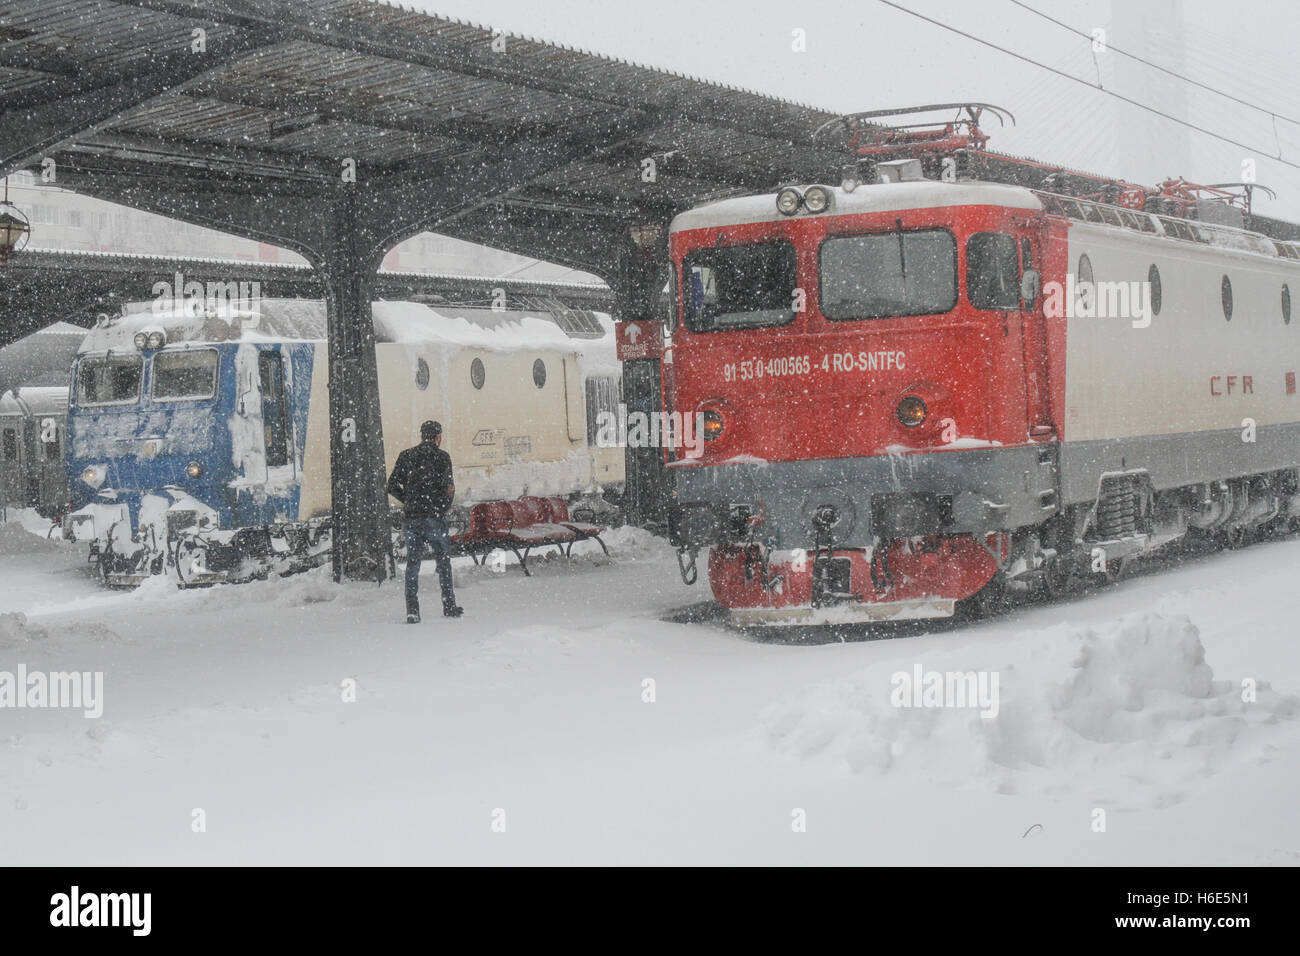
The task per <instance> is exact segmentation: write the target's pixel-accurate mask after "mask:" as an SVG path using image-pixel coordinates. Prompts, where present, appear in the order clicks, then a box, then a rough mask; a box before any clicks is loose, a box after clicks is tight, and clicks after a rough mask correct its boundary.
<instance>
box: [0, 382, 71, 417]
mask: <svg viewBox="0 0 1300 956" xmlns="http://www.w3.org/2000/svg"><path fill="white" fill-rule="evenodd" d="M67 411H68V387H67V386H66V385H58V386H53V385H45V386H39V387H34V386H29V387H27V388H16V389H14V390H13V391H11V392H5V393H4V394H3V395H0V415H64V414H66V413H67Z"/></svg>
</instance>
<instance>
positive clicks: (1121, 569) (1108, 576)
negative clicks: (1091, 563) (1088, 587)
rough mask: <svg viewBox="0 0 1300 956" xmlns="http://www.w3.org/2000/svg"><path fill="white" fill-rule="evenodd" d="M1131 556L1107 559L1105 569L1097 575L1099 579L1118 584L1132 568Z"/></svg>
mask: <svg viewBox="0 0 1300 956" xmlns="http://www.w3.org/2000/svg"><path fill="white" fill-rule="evenodd" d="M1132 561H1133V559H1132V558H1120V559H1119V560H1118V561H1108V562H1107V563H1106V570H1105V571H1102V572H1101V573H1100V575H1099V577H1100V578H1101V580H1102V581H1103V582H1104V583H1106V584H1119V582H1121V581H1123V580H1124V579H1125V578H1127V577H1128V573H1129V571H1131V570H1132Z"/></svg>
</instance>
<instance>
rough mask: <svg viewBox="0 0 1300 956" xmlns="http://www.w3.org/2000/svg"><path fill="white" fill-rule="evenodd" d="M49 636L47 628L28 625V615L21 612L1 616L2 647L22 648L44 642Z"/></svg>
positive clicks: (0, 641)
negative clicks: (32, 643) (34, 642)
mask: <svg viewBox="0 0 1300 956" xmlns="http://www.w3.org/2000/svg"><path fill="white" fill-rule="evenodd" d="M47 636H48V634H47V632H46V630H45V628H43V627H41V626H39V625H37V624H28V623H27V615H26V614H23V613H22V612H20V611H14V612H12V613H10V614H0V647H3V648H17V647H22V646H23V645H25V644H29V643H31V642H32V641H43V640H45V638H46V637H47Z"/></svg>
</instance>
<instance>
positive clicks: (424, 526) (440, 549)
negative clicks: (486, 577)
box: [388, 422, 465, 624]
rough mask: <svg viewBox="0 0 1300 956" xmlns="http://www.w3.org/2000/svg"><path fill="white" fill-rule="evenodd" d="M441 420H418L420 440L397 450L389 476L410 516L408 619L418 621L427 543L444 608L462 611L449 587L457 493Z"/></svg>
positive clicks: (406, 524)
mask: <svg viewBox="0 0 1300 956" xmlns="http://www.w3.org/2000/svg"><path fill="white" fill-rule="evenodd" d="M441 444H442V425H440V424H439V423H438V422H425V423H424V424H423V425H421V426H420V444H418V445H416V446H415V447H414V448H408V449H406V451H404V452H402V453H401V454H400V455H398V456H397V464H396V465H394V466H393V473H392V474H391V475H390V476H389V477H388V493H389V494H390V495H392V496H393V497H394V498H396V499H397V500H398V501H400V502H401V503H402V506H403V512H404V514H405V516H406V520H405V521H403V522H402V530H403V531H404V532H405V533H406V623H407V624H419V623H420V598H419V591H420V562H421V561H422V560H423V559H424V546H425V545H426V544H428V545H429V546H430V547H431V548H433V557H434V560H435V561H436V562H437V563H438V584H439V585H441V587H442V613H443V615H444V616H446V617H460V616H461V615H462V614H464V613H465V611H464V609H463V608H460V607H457V605H456V595H455V593H454V592H453V591H452V587H451V539H450V538H449V537H448V536H447V509H448V508H450V507H451V501H452V498H453V497H455V494H456V486H455V485H454V484H453V483H452V472H451V456H450V455H448V454H447V453H446V452H445V451H443V450H442V449H441V448H440V447H438V446H439V445H441Z"/></svg>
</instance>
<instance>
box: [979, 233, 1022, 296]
mask: <svg viewBox="0 0 1300 956" xmlns="http://www.w3.org/2000/svg"><path fill="white" fill-rule="evenodd" d="M1018 253H1019V250H1018V246H1017V243H1016V239H1015V237H1014V236H1010V235H1007V233H1005V232H977V233H975V234H974V235H973V236H971V237H970V238H969V239H968V240H966V297H967V298H968V299H970V304H971V305H973V306H974V307H975V308H977V309H990V310H1006V309H1018V308H1020V261H1019V258H1020V257H1019V254H1018Z"/></svg>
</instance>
